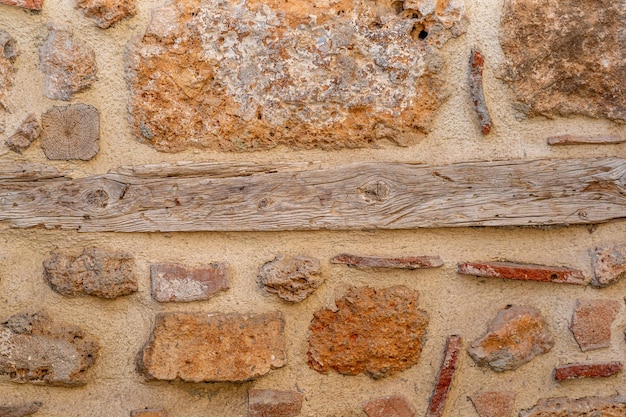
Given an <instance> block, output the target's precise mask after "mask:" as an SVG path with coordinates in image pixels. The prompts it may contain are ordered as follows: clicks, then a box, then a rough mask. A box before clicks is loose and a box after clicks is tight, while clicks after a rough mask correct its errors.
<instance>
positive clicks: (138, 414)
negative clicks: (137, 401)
mask: <svg viewBox="0 0 626 417" xmlns="http://www.w3.org/2000/svg"><path fill="white" fill-rule="evenodd" d="M130 417H167V413H166V412H165V410H162V409H160V408H144V409H143V410H133V411H131V412H130Z"/></svg>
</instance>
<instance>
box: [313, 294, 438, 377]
mask: <svg viewBox="0 0 626 417" xmlns="http://www.w3.org/2000/svg"><path fill="white" fill-rule="evenodd" d="M417 297H418V293H417V292H416V291H413V290H411V289H409V288H407V287H405V286H403V285H399V286H395V287H389V288H385V289H379V290H376V289H374V288H370V287H360V288H352V289H350V290H349V291H348V293H347V294H346V295H345V296H344V297H342V298H340V299H338V300H336V301H335V304H336V306H337V308H336V309H334V310H333V309H329V308H325V309H322V310H319V311H317V312H316V313H315V315H314V318H313V321H312V322H311V325H310V326H309V330H310V336H309V351H308V352H307V355H308V357H309V366H310V367H311V368H313V369H315V370H316V371H319V372H327V371H328V370H329V369H334V370H335V371H337V372H339V373H342V374H346V375H356V374H359V373H365V374H367V375H369V376H371V377H372V378H382V377H386V376H389V375H392V374H394V373H396V372H399V371H402V370H405V369H408V368H410V367H411V366H413V365H415V364H416V363H417V362H418V361H419V358H420V354H421V352H422V347H423V345H424V342H425V341H426V328H427V326H428V314H426V312H425V311H423V310H419V309H418V308H417Z"/></svg>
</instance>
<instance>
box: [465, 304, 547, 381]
mask: <svg viewBox="0 0 626 417" xmlns="http://www.w3.org/2000/svg"><path fill="white" fill-rule="evenodd" d="M553 345H554V341H553V339H552V335H551V333H550V331H549V330H548V327H547V325H546V322H545V320H544V318H543V317H542V316H541V314H540V313H539V310H537V309H536V308H534V307H526V306H511V307H508V308H505V309H503V310H500V311H499V312H498V314H497V315H496V318H495V319H493V320H492V321H491V322H490V323H489V326H488V328H487V332H486V333H485V334H484V335H483V336H482V337H480V338H478V339H476V340H475V341H474V342H473V343H472V344H471V346H470V348H469V349H468V352H469V354H470V356H471V357H472V359H474V362H476V364H477V365H479V366H488V367H490V368H491V369H493V370H494V371H498V372H501V371H506V370H513V369H517V368H519V367H520V366H522V365H523V364H525V363H527V362H530V361H531V360H532V359H533V358H534V357H535V356H537V355H541V354H543V353H546V352H548V351H549V350H550V349H552V346H553Z"/></svg>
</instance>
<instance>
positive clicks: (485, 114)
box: [469, 49, 491, 135]
mask: <svg viewBox="0 0 626 417" xmlns="http://www.w3.org/2000/svg"><path fill="white" fill-rule="evenodd" d="M484 66H485V56H484V55H483V54H482V53H481V52H480V51H479V50H478V49H472V52H471V53H470V60H469V68H470V72H469V88H470V96H471V98H472V104H473V105H474V110H476V114H477V115H478V123H479V124H480V131H481V132H482V134H483V135H488V134H489V132H491V116H490V115H489V109H487V103H485V93H484V91H483V68H484Z"/></svg>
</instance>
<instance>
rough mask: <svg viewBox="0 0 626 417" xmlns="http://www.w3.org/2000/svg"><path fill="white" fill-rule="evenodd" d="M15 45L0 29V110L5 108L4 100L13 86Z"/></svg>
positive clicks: (10, 37) (11, 38) (13, 40)
mask: <svg viewBox="0 0 626 417" xmlns="http://www.w3.org/2000/svg"><path fill="white" fill-rule="evenodd" d="M16 57H17V43H16V42H15V39H13V37H12V36H11V35H9V34H8V33H7V32H5V31H4V30H2V29H0V109H3V108H5V107H6V104H5V103H4V99H5V96H6V94H7V93H8V91H9V89H10V88H11V87H12V86H13V76H14V73H15V67H14V64H15V58H16Z"/></svg>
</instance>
